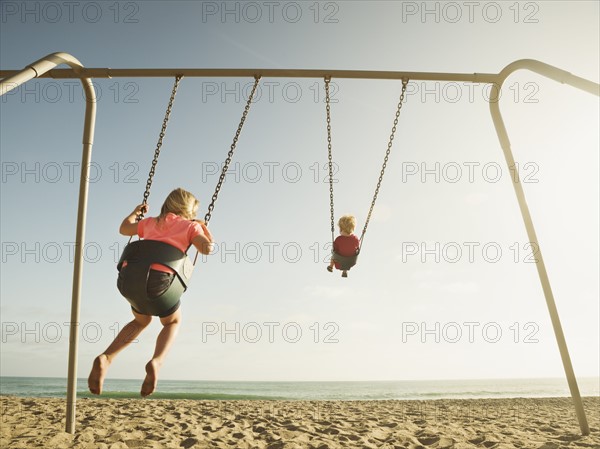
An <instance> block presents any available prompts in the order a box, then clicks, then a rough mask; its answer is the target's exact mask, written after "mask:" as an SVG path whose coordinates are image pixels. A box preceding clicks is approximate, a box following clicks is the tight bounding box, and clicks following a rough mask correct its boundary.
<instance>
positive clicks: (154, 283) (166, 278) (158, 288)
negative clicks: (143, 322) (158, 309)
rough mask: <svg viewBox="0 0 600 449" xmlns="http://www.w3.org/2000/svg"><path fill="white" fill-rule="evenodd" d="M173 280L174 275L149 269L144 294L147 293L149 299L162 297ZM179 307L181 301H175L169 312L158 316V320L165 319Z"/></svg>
mask: <svg viewBox="0 0 600 449" xmlns="http://www.w3.org/2000/svg"><path fill="white" fill-rule="evenodd" d="M174 278H175V274H174V273H165V272H163V271H156V270H152V269H151V270H150V273H148V282H147V283H146V292H147V293H148V296H149V297H150V298H157V297H158V296H160V295H162V294H163V293H164V292H166V291H167V290H168V289H169V287H170V286H171V284H172V283H173V279H174ZM180 305H181V301H177V304H175V305H174V306H173V307H171V308H170V309H169V310H167V311H165V312H164V313H161V314H160V315H158V316H159V317H160V318H164V317H167V316H169V315H171V314H173V313H175V312H176V311H177V309H179V306H180ZM131 309H132V310H133V311H135V312H136V313H139V314H141V315H145V314H143V313H142V312H139V311H137V310H135V308H134V307H133V306H132V307H131Z"/></svg>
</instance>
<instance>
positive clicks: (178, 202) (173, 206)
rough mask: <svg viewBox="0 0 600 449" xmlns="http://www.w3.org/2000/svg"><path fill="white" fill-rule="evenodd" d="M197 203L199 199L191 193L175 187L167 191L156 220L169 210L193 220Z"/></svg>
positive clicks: (163, 216) (162, 217) (165, 214)
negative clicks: (167, 193) (169, 191)
mask: <svg viewBox="0 0 600 449" xmlns="http://www.w3.org/2000/svg"><path fill="white" fill-rule="evenodd" d="M199 204H200V201H198V199H196V197H195V196H194V195H193V194H191V193H190V192H188V191H187V190H183V189H180V188H177V189H175V190H173V191H172V192H171V193H169V195H168V196H167V198H166V199H165V202H164V203H163V205H162V207H161V208H160V215H159V216H158V220H159V221H160V220H162V219H164V218H165V217H166V216H167V214H168V213H169V212H171V213H173V214H175V215H179V216H180V217H183V218H185V219H186V220H193V219H194V218H196V211H197V210H196V209H197V208H198V205H199Z"/></svg>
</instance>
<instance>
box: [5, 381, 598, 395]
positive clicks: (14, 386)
mask: <svg viewBox="0 0 600 449" xmlns="http://www.w3.org/2000/svg"><path fill="white" fill-rule="evenodd" d="M578 384H579V390H580V392H581V395H582V396H600V379H598V378H581V379H578ZM140 386H141V379H137V380H132V379H110V378H109V379H107V380H106V382H105V384H104V391H103V393H102V396H101V397H102V398H138V397H139V389H140ZM66 387H67V380H66V379H62V378H49V377H0V395H10V396H27V397H65V395H66ZM78 396H79V397H94V396H93V395H91V394H90V393H89V392H88V391H87V379H79V380H78ZM568 396H570V393H569V388H568V385H567V381H566V380H565V379H488V380H439V381H432V380H427V381H425V380H424V381H372V382H369V381H362V382H218V381H198V380H192V381H184V380H160V381H159V384H158V391H157V392H156V393H155V394H153V395H152V396H151V397H152V398H154V399H196V400H199V399H216V400H227V399H238V400H242V399H243V400H258V399H261V400H265V399H267V400H268V399H271V400H277V399H281V400H390V399H413V400H425V399H481V398H517V397H519V398H533V397H568ZM96 397H97V396H96Z"/></svg>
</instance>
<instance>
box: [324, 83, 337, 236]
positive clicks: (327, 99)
mask: <svg viewBox="0 0 600 449" xmlns="http://www.w3.org/2000/svg"><path fill="white" fill-rule="evenodd" d="M330 81H331V77H330V76H326V77H325V110H326V111H327V152H328V165H329V208H330V211H331V241H332V242H333V241H334V239H335V219H334V211H333V156H332V154H331V106H330V96H329V83H330Z"/></svg>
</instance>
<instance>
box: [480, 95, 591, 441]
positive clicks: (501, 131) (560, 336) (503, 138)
mask: <svg viewBox="0 0 600 449" xmlns="http://www.w3.org/2000/svg"><path fill="white" fill-rule="evenodd" d="M500 89H501V85H500V84H493V85H492V91H491V92H492V94H491V95H490V99H491V100H490V111H491V113H492V119H493V121H494V126H495V128H496V133H497V134H498V139H499V140H500V145H501V147H502V151H503V152H504V158H505V159H506V165H507V166H508V169H509V170H512V169H514V168H515V160H514V158H513V154H512V150H511V148H510V141H509V139H508V133H507V132H506V127H505V126H504V121H503V120H502V115H501V114H500V107H499V104H498V99H499V98H500ZM514 172H515V176H514V177H513V187H514V190H515V195H516V196H517V201H518V202H519V208H520V209H521V216H522V217H523V222H524V223H525V229H526V230H527V236H528V238H529V241H530V242H531V243H532V244H534V245H535V248H537V249H538V253H537V254H536V260H535V265H536V268H537V271H538V275H539V278H540V282H541V284H542V289H543V290H544V296H545V297H546V304H547V306H548V312H549V313H550V319H551V321H552V327H553V328H554V335H555V336H556V342H557V343H558V349H559V351H560V357H561V359H562V363H563V367H564V370H565V374H566V376H567V382H568V384H569V390H570V391H571V397H572V398H573V402H574V403H575V412H576V413H577V419H578V421H579V427H580V428H581V433H582V434H583V435H589V433H590V428H589V426H588V422H587V418H586V416H585V410H584V408H583V402H582V400H581V395H580V394H579V387H578V386H577V379H576V378H575V372H574V371H573V365H572V363H571V357H570V356H569V350H568V348H567V342H566V340H565V335H564V333H563V330H562V325H561V324H560V318H559V316H558V310H557V308H556V303H555V301H554V295H553V294H552V288H551V287H550V280H549V278H548V273H547V271H546V265H545V264H544V259H543V257H542V251H541V247H540V244H539V242H538V239H537V235H536V233H535V228H534V226H533V220H532V219H531V214H530V212H529V207H528V206H527V201H526V200H525V192H524V191H523V185H522V184H521V178H520V176H519V173H518V172H517V171H516V170H514Z"/></svg>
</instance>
